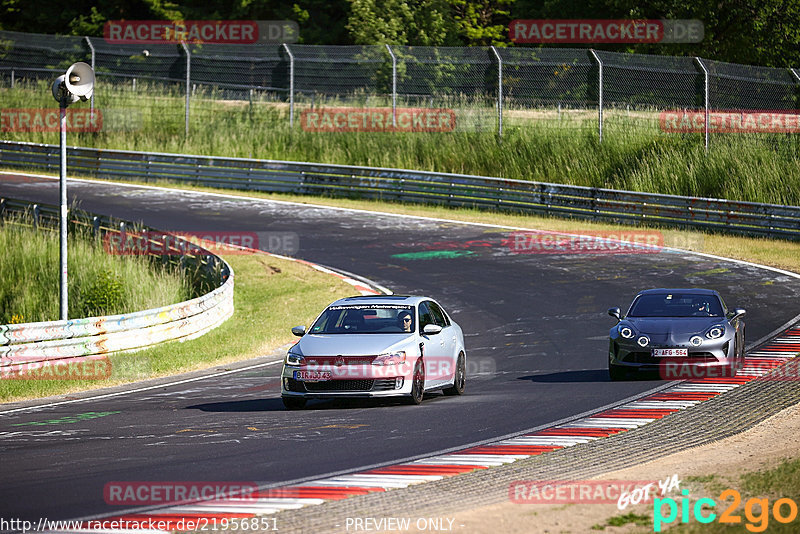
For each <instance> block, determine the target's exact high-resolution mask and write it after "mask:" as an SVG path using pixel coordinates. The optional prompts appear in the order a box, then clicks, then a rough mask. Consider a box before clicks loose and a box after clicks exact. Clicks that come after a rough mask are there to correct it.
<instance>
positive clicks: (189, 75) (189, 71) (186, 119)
mask: <svg viewBox="0 0 800 534" xmlns="http://www.w3.org/2000/svg"><path fill="white" fill-rule="evenodd" d="M181 46H182V47H183V51H184V53H186V109H185V110H184V136H185V137H189V93H190V91H191V83H192V82H191V80H192V54H191V53H190V52H189V47H188V46H186V43H185V42H183V41H181Z"/></svg>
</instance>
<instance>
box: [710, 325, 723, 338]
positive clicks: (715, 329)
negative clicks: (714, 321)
mask: <svg viewBox="0 0 800 534" xmlns="http://www.w3.org/2000/svg"><path fill="white" fill-rule="evenodd" d="M724 333H725V327H724V326H722V325H716V326H712V327H711V328H710V329H709V330H708V332H706V337H707V338H708V339H719V338H721V337H722V335H723V334H724Z"/></svg>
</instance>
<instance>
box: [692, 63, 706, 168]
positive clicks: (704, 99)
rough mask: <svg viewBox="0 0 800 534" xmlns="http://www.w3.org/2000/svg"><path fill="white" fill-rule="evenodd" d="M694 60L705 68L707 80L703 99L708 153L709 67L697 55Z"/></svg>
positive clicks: (704, 84) (704, 128)
mask: <svg viewBox="0 0 800 534" xmlns="http://www.w3.org/2000/svg"><path fill="white" fill-rule="evenodd" d="M694 60H695V61H696V62H697V64H698V65H699V66H700V68H701V69H702V70H703V75H704V76H705V80H704V82H703V88H704V89H703V92H704V93H705V95H704V98H703V101H704V104H703V106H704V107H705V121H704V126H703V130H704V131H705V145H706V154H707V153H708V108H709V102H708V69H707V68H706V66H705V65H703V60H702V59H700V58H699V57H695V58H694Z"/></svg>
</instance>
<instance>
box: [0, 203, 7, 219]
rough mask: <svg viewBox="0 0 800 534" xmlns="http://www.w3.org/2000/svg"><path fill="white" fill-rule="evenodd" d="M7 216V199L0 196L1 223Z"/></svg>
mask: <svg viewBox="0 0 800 534" xmlns="http://www.w3.org/2000/svg"><path fill="white" fill-rule="evenodd" d="M5 218H6V199H4V198H0V224H2V223H3V221H5Z"/></svg>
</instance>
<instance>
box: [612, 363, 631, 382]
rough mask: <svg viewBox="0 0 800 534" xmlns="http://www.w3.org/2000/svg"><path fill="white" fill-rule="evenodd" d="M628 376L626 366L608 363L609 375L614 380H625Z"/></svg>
mask: <svg viewBox="0 0 800 534" xmlns="http://www.w3.org/2000/svg"><path fill="white" fill-rule="evenodd" d="M627 376H628V372H627V371H626V370H625V368H624V367H621V366H619V365H614V364H613V363H609V364H608V377H609V378H610V379H611V381H612V382H618V381H620V380H625V378H626V377H627Z"/></svg>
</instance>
